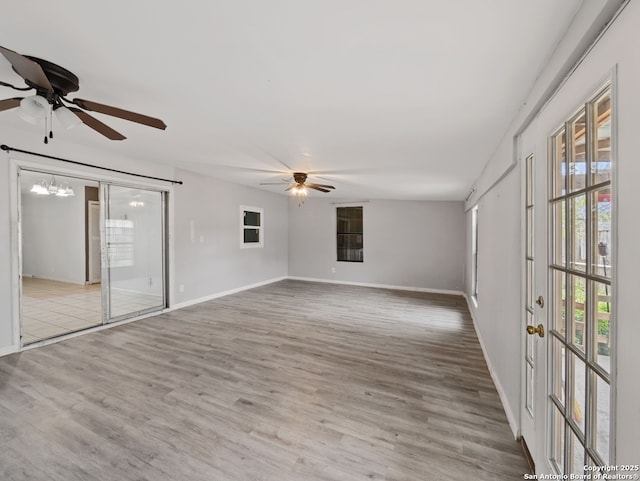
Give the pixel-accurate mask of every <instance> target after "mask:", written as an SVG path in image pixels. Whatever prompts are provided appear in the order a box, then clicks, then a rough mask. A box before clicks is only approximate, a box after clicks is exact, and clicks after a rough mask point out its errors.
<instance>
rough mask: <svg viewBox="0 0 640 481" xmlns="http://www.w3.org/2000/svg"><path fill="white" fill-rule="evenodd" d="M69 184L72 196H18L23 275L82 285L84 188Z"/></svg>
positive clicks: (26, 193)
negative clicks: (20, 217)
mask: <svg viewBox="0 0 640 481" xmlns="http://www.w3.org/2000/svg"><path fill="white" fill-rule="evenodd" d="M49 177H50V176H46V175H43V176H42V178H49ZM58 182H60V180H59V179H58ZM69 185H70V186H71V187H73V189H74V191H75V192H76V195H75V196H73V197H56V196H49V195H36V194H33V193H31V192H28V190H27V191H26V192H24V193H23V194H22V239H23V243H22V259H23V264H22V266H23V268H22V271H23V275H24V276H35V277H40V278H42V279H53V280H56V281H64V282H72V283H75V284H84V280H85V225H84V186H83V185H82V184H80V183H74V182H73V181H71V182H69Z"/></svg>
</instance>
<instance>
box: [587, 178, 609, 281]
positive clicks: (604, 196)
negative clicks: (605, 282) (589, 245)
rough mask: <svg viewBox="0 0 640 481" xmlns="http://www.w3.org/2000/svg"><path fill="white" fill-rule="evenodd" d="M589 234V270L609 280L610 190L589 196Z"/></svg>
mask: <svg viewBox="0 0 640 481" xmlns="http://www.w3.org/2000/svg"><path fill="white" fill-rule="evenodd" d="M591 213H592V215H591V232H593V239H594V242H595V243H597V244H596V245H595V246H593V249H592V251H593V259H591V270H592V272H593V273H594V274H597V275H599V276H603V277H608V278H609V279H611V247H612V245H611V189H610V188H608V187H607V188H605V189H599V190H596V191H594V192H592V194H591Z"/></svg>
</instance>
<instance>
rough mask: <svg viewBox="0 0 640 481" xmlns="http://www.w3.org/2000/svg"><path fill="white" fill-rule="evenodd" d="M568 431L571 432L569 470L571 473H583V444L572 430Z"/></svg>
mask: <svg viewBox="0 0 640 481" xmlns="http://www.w3.org/2000/svg"><path fill="white" fill-rule="evenodd" d="M569 432H570V433H571V435H570V439H571V467H570V468H569V472H570V473H572V474H583V473H584V446H583V445H582V443H581V442H580V440H579V439H578V437H577V436H576V435H575V433H574V432H573V431H569Z"/></svg>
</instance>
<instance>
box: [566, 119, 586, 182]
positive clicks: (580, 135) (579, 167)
mask: <svg viewBox="0 0 640 481" xmlns="http://www.w3.org/2000/svg"><path fill="white" fill-rule="evenodd" d="M586 125H587V116H586V114H585V111H584V109H583V110H582V112H581V113H580V114H579V115H578V117H577V118H576V119H575V120H574V121H573V122H571V139H572V142H571V154H570V156H569V190H570V192H575V191H576V190H580V189H584V188H585V186H586V184H585V180H586V177H587V156H586V145H587V142H586V138H587V136H586V134H587V131H586Z"/></svg>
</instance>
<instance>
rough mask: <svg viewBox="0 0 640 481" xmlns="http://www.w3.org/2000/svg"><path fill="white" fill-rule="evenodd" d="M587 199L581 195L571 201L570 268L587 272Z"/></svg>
mask: <svg viewBox="0 0 640 481" xmlns="http://www.w3.org/2000/svg"><path fill="white" fill-rule="evenodd" d="M586 204H587V198H586V196H585V195H579V196H576V197H572V198H570V199H569V236H570V237H569V248H570V250H571V252H570V254H569V268H570V269H575V270H577V271H585V270H586V267H587V238H586V235H587V219H586Z"/></svg>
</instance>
